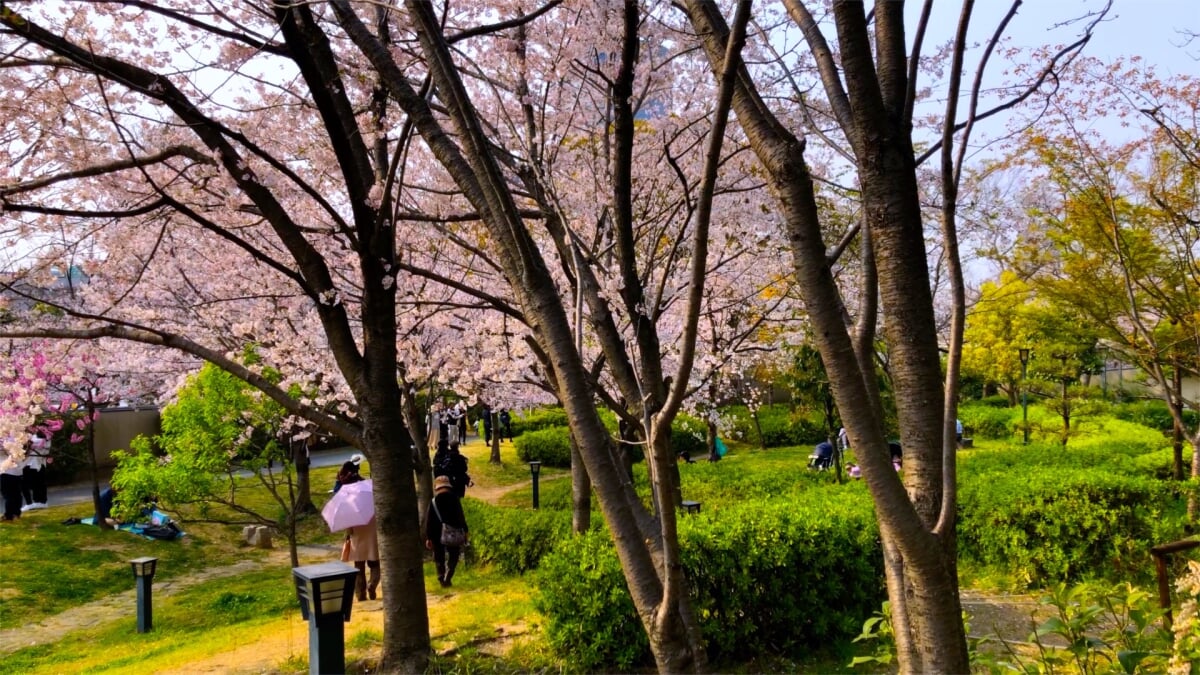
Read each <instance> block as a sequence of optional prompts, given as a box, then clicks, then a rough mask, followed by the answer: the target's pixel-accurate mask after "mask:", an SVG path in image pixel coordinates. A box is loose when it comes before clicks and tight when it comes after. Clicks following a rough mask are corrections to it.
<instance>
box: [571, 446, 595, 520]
mask: <svg viewBox="0 0 1200 675" xmlns="http://www.w3.org/2000/svg"><path fill="white" fill-rule="evenodd" d="M570 439H571V531H572V532H574V533H575V534H583V533H584V532H587V531H588V529H590V528H591V526H592V481H591V479H590V478H588V474H587V467H586V466H584V464H583V456H582V455H580V454H579V443H577V442H576V441H575V436H574V434H572V435H571V437H570Z"/></svg>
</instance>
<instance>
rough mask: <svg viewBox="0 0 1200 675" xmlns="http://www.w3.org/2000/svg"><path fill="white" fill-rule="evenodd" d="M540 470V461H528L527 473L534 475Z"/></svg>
mask: <svg viewBox="0 0 1200 675" xmlns="http://www.w3.org/2000/svg"><path fill="white" fill-rule="evenodd" d="M541 471H542V463H541V462H539V461H536V460H535V461H532V462H530V463H529V473H531V474H533V475H535V476H536V475H538V474H539V473H541Z"/></svg>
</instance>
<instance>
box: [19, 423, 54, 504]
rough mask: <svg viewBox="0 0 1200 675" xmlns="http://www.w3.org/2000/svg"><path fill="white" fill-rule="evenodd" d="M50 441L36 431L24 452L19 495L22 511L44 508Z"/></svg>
mask: <svg viewBox="0 0 1200 675" xmlns="http://www.w3.org/2000/svg"><path fill="white" fill-rule="evenodd" d="M49 455H50V443H49V442H48V441H47V440H46V436H45V434H43V433H42V432H40V431H38V432H36V433H34V434H33V437H32V439H31V440H30V449H29V450H28V452H26V454H25V469H24V471H22V472H21V495H22V496H23V497H24V498H25V506H23V507H21V510H22V511H30V510H33V509H44V508H46V464H48V463H49V459H48V457H49Z"/></svg>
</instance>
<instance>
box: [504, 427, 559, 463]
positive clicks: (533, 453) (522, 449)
mask: <svg viewBox="0 0 1200 675" xmlns="http://www.w3.org/2000/svg"><path fill="white" fill-rule="evenodd" d="M513 445H514V446H516V448H517V457H519V458H520V459H521V461H522V462H533V461H539V462H541V463H542V465H543V466H556V467H559V468H569V467H570V466H571V430H570V429H568V428H567V427H565V426H562V427H548V428H545V429H539V430H537V431H527V432H525V433H523V434H521V435H520V436H517V437H516V439H514V440H513Z"/></svg>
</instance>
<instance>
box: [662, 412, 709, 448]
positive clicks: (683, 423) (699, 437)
mask: <svg viewBox="0 0 1200 675" xmlns="http://www.w3.org/2000/svg"><path fill="white" fill-rule="evenodd" d="M707 439H708V425H707V424H706V423H705V422H704V421H703V420H701V419H700V418H699V417H694V416H692V415H685V414H680V415H677V416H676V417H675V419H674V420H673V421H672V422H671V450H672V451H673V452H674V453H675V454H677V455H678V454H680V453H683V452H686V453H688V454H689V455H690V456H691V457H692V458H693V459H696V458H699V457H707V456H708V440H707Z"/></svg>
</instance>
